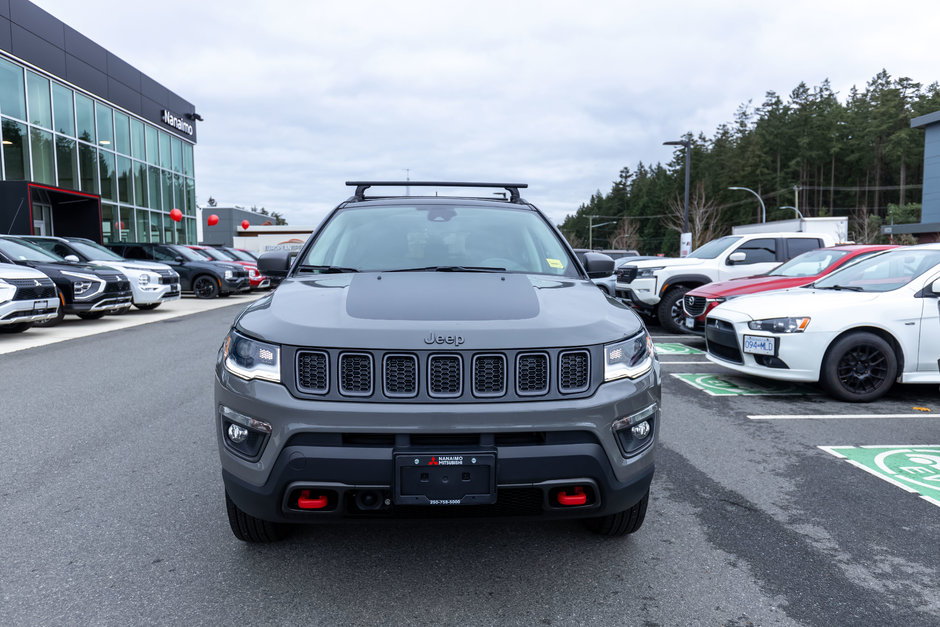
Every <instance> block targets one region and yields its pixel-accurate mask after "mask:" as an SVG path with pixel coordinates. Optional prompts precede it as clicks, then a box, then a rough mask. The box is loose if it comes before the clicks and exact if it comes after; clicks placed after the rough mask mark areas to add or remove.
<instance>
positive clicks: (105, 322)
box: [0, 292, 260, 355]
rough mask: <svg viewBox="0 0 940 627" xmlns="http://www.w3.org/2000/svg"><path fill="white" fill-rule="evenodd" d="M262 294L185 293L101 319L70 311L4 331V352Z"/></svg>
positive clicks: (1, 339)
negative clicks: (55, 320)
mask: <svg viewBox="0 0 940 627" xmlns="http://www.w3.org/2000/svg"><path fill="white" fill-rule="evenodd" d="M259 296H260V295H259V294H258V293H257V292H254V293H250V294H233V295H231V296H229V297H228V298H213V299H212V300H204V299H201V298H195V297H186V296H184V297H183V298H182V299H180V300H174V301H170V302H168V303H163V304H161V305H160V307H159V308H158V309H152V310H150V311H140V310H137V309H133V308H132V309H131V311H129V312H127V313H126V314H123V315H119V316H104V317H103V318H99V319H97V320H82V319H80V318H78V317H77V316H71V315H69V316H66V317H65V318H64V319H63V320H62V322H60V323H59V324H57V325H56V326H54V327H32V328H30V329H27V330H26V331H23V332H22V333H17V334H15V335H13V334H5V333H4V334H0V355H3V354H6V353H13V352H16V351H21V350H25V349H27V348H36V347H37V346H45V345H46V344H55V343H56V342H64V341H65V340H74V339H75V338H79V337H87V336H89V335H97V334H98V333H106V332H108V331H117V330H118V329H126V328H128V327H136V326H139V325H142V324H149V323H151V322H160V321H161V320H169V319H170V318H179V317H180V316H188V315H190V314H194V313H199V312H200V311H208V310H210V309H218V308H220V307H228V306H230V305H242V306H243V307H244V306H246V305H248V304H250V303H252V302H253V301H254V300H255V299H257V298H259Z"/></svg>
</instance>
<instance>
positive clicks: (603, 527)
mask: <svg viewBox="0 0 940 627" xmlns="http://www.w3.org/2000/svg"><path fill="white" fill-rule="evenodd" d="M649 500H650V493H649V491H648V490H647V492H646V494H644V495H643V499H642V500H641V501H640V502H639V503H637V504H636V505H634V506H633V507H631V508H630V509H628V510H624V511H622V512H617V513H616V514H607V515H606V516H599V517H598V518H585V519H584V526H585V527H587V528H588V529H589V530H591V531H592V532H594V533H596V534H598V535H601V536H607V537H608V538H619V537H620V536H625V535H627V534H628V533H633V532H635V531H637V530H639V528H640V527H642V526H643V520H644V519H645V518H646V506H647V505H648V504H649Z"/></svg>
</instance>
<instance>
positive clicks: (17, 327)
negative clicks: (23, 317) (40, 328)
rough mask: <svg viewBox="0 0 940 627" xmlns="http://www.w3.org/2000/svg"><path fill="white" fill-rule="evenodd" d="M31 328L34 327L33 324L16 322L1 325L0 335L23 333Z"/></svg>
mask: <svg viewBox="0 0 940 627" xmlns="http://www.w3.org/2000/svg"><path fill="white" fill-rule="evenodd" d="M31 326H33V323H32V322H15V323H13V324H4V325H0V333H22V332H23V331H25V330H26V329H28V328H29V327H31Z"/></svg>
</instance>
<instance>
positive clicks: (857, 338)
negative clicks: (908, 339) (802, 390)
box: [820, 331, 898, 403]
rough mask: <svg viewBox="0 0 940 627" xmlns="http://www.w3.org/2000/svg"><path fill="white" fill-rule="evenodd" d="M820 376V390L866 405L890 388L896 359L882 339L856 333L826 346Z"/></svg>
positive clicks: (894, 373) (896, 371)
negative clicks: (821, 385)
mask: <svg viewBox="0 0 940 627" xmlns="http://www.w3.org/2000/svg"><path fill="white" fill-rule="evenodd" d="M820 374H821V376H820V382H821V383H822V384H823V387H825V388H826V391H827V392H829V394H831V395H832V396H834V397H835V398H837V399H839V400H841V401H848V402H850V403H867V402H869V401H873V400H875V399H877V398H881V397H882V396H884V395H885V394H886V393H887V392H888V390H890V389H891V386H892V385H894V380H895V379H896V378H897V376H898V358H897V355H895V354H894V349H893V348H891V345H890V344H889V343H888V342H887V341H886V340H884V339H883V338H881V337H879V336H877V335H875V334H874V333H867V332H864V331H859V332H856V333H851V334H849V335H846V336H845V337H843V338H841V339H839V340H838V341H836V342H835V343H834V344H833V345H832V346H830V347H829V350H828V351H827V352H826V357H825V359H824V360H823V365H822V371H821V373H820Z"/></svg>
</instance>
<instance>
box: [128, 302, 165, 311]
mask: <svg viewBox="0 0 940 627" xmlns="http://www.w3.org/2000/svg"><path fill="white" fill-rule="evenodd" d="M159 306H160V303H146V304H144V305H134V307H137V309H140V310H142V311H150V310H151V309H156V308H157V307H159Z"/></svg>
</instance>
